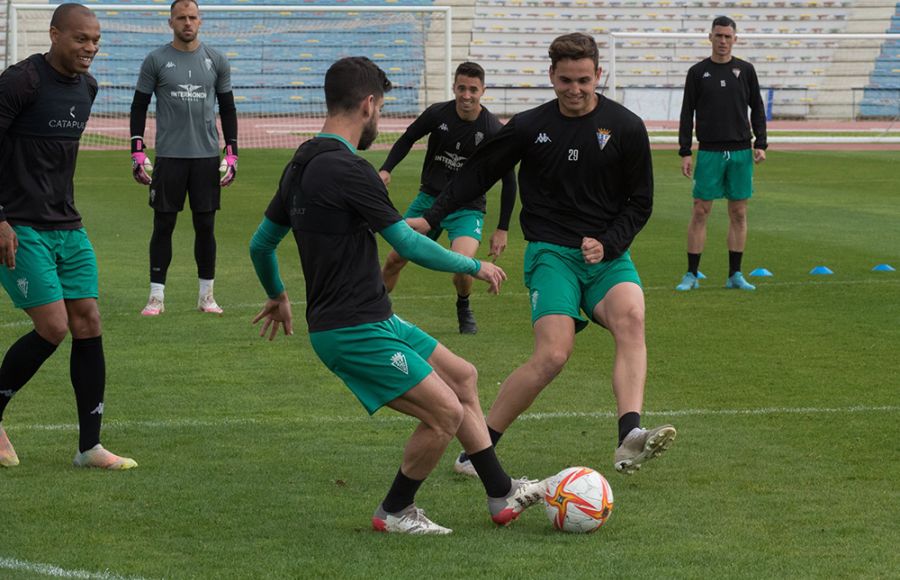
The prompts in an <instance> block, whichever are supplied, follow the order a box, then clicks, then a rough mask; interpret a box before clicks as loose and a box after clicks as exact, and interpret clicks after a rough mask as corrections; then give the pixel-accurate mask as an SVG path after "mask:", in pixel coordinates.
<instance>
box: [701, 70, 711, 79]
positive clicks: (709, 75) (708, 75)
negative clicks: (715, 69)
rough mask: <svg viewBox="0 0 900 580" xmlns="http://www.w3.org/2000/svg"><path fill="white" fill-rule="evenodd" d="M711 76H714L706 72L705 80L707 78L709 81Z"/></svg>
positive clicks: (704, 74)
mask: <svg viewBox="0 0 900 580" xmlns="http://www.w3.org/2000/svg"><path fill="white" fill-rule="evenodd" d="M711 76H712V75H711V74H709V71H706V72H705V73H703V78H705V79H708V78H709V77H711Z"/></svg>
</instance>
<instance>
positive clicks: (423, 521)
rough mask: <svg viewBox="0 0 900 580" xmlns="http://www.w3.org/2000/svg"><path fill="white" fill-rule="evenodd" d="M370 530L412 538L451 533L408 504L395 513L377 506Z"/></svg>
mask: <svg viewBox="0 0 900 580" xmlns="http://www.w3.org/2000/svg"><path fill="white" fill-rule="evenodd" d="M372 528H373V529H374V530H375V531H377V532H389V533H399V534H410V535H412V536H424V535H439V536H443V535H446V534H449V533H451V532H453V530H451V529H450V528H445V527H444V526H439V525H438V524H436V523H434V522H433V521H431V520H429V519H428V518H427V517H426V516H425V511H424V510H421V509H419V508H417V507H416V504H414V503H413V504H410V505H409V507H407V508H406V509H404V510H403V511H399V512H397V513H393V514H392V513H388V512H386V511H384V508H383V507H382V506H381V505H379V506H378V509H377V510H375V513H374V514H373V515H372Z"/></svg>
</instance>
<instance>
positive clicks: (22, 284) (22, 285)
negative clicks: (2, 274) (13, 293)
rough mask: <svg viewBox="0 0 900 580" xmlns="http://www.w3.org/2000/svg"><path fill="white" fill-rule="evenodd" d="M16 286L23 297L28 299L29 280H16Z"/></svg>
mask: <svg viewBox="0 0 900 580" xmlns="http://www.w3.org/2000/svg"><path fill="white" fill-rule="evenodd" d="M16 286H18V287H19V292H21V293H22V296H24V297H25V298H28V278H19V279H18V280H16Z"/></svg>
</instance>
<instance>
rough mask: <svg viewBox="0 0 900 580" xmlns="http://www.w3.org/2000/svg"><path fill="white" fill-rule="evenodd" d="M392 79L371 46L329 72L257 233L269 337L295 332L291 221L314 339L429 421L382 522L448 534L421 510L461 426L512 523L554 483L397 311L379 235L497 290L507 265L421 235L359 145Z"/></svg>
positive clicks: (375, 519)
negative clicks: (318, 117)
mask: <svg viewBox="0 0 900 580" xmlns="http://www.w3.org/2000/svg"><path fill="white" fill-rule="evenodd" d="M390 89H391V84H390V81H389V80H388V79H387V77H386V76H385V74H384V71H382V70H381V69H380V68H378V67H377V66H376V65H375V64H374V63H373V62H372V61H370V60H369V59H367V58H365V57H349V58H343V59H341V60H339V61H337V62H336V63H334V64H333V65H332V66H331V67H330V68H329V69H328V72H327V73H326V75H325V102H326V105H327V109H328V113H327V117H326V120H325V124H324V126H323V127H322V131H321V132H320V133H319V134H318V135H317V136H316V137H315V138H314V139H311V140H309V141H307V142H306V143H304V144H302V145H301V146H300V147H299V148H298V149H297V151H296V152H295V153H294V157H293V159H291V161H290V163H288V165H287V167H286V168H285V170H284V173H282V176H281V180H280V183H279V187H278V191H277V193H276V194H275V197H274V198H273V199H272V201H271V202H270V204H269V207H268V209H266V213H265V217H264V218H263V221H262V223H261V224H260V226H259V229H258V230H257V231H256V233H255V234H254V236H253V239H252V240H251V242H250V253H251V257H252V259H253V264H254V267H255V268H256V273H257V276H258V277H259V279H260V282H261V283H262V285H263V287H264V288H265V290H266V294H267V295H268V296H269V299H268V301H267V302H266V304H265V306H264V307H263V309H262V311H260V312H259V314H257V315H256V317H255V318H254V319H253V322H254V323H257V322H259V321H262V322H263V324H262V328H261V331H260V335H261V336H266V335H268V337H269V339H270V340H271V339H273V338H274V337H275V336H276V335H277V333H278V329H279V326H281V327H283V329H284V332H285V334H291V333H292V314H291V304H290V300H289V299H288V295H287V292H286V291H285V289H284V284H283V283H282V281H281V278H280V275H279V271H278V260H277V258H276V256H275V249H276V248H277V246H278V244H279V243H280V242H281V240H282V239H283V238H284V237H285V236H286V235H287V234H288V232H290V231H293V234H294V238H295V240H296V242H297V247H298V249H299V251H300V262H301V265H302V267H303V275H304V278H305V280H306V303H307V306H306V320H307V324H308V326H309V337H310V341H311V342H312V346H313V349H314V350H315V351H316V354H317V355H318V356H319V358H320V359H321V360H322V362H323V363H324V364H325V366H327V367H328V368H329V369H330V370H331V371H332V372H333V373H334V374H335V375H337V376H338V377H340V378H341V380H343V382H344V383H345V384H346V385H347V386H348V387H349V388H350V390H351V391H352V392H353V394H354V395H355V396H356V397H357V398H358V399H359V401H360V403H362V405H363V406H364V407H365V408H366V410H367V411H368V412H369V413H370V414H371V413H375V412H376V411H377V410H378V409H380V408H381V407H383V406H387V407H390V408H391V409H394V410H396V411H399V412H400V413H404V414H406V415H410V416H412V417H414V418H416V419H418V420H419V424H418V426H417V427H416V429H415V431H414V432H413V434H412V436H411V437H410V438H409V440H408V442H407V443H406V446H405V448H404V451H403V461H402V463H401V466H400V469H399V470H398V472H397V474H396V476H395V478H394V482H393V484H392V485H391V487H390V489H389V491H388V493H387V496H386V497H385V498H384V501H383V502H382V503H381V504H380V505H379V506H378V508H377V509H376V510H375V514H374V515H373V516H372V526H373V527H374V529H376V530H378V531H382V532H394V533H405V534H416V535H418V534H449V533H450V532H451V530H450V529H449V528H445V527H443V526H441V525H438V524H436V523H434V522H433V521H431V520H430V519H429V518H428V517H426V516H425V514H424V512H423V511H422V510H421V509H420V508H418V507H416V504H415V494H416V492H417V490H418V489H419V486H421V484H422V482H423V481H424V480H425V478H426V477H427V476H428V474H429V473H431V471H432V470H433V469H434V467H435V466H436V465H437V463H438V460H439V459H440V458H441V456H442V455H443V453H444V451H445V450H446V448H447V445H448V444H449V443H450V440H451V439H452V438H453V437H454V436H456V437H457V438H459V440H460V442H462V444H463V447H464V448H465V449H466V451H467V452H468V453H469V454H470V457H471V460H472V464H473V465H474V466H475V469H476V471H477V473H478V476H479V477H480V478H481V481H482V483H483V485H484V488H485V491H486V493H487V496H488V500H487V503H488V510H489V512H490V514H491V519H492V520H493V521H494V522H495V523H497V524H499V525H506V524H509V523H510V522H511V521H513V520H514V519H516V518H517V517H518V516H519V514H520V513H521V512H522V511H523V510H525V509H526V508H528V507H530V506H532V505H534V504H535V503H537V502H538V501H540V499H541V496H542V493H543V492H544V489H545V487H546V485H545V483H544V482H543V481H532V480H527V479H517V480H514V479H511V478H510V477H509V475H507V474H506V472H505V471H504V470H503V468H502V467H501V465H500V462H499V461H498V459H497V457H496V455H495V454H494V449H493V446H492V445H491V440H490V437H489V435H488V431H487V426H486V425H485V423H484V415H483V413H482V410H481V404H480V403H479V400H478V389H477V385H476V383H477V373H476V371H475V368H474V367H473V366H472V364H471V363H469V362H468V361H466V360H464V359H462V358H460V357H458V356H457V355H455V354H453V353H452V352H450V350H448V349H447V348H446V347H445V346H443V345H442V344H440V343H439V342H438V341H436V340H435V339H434V338H432V337H431V336H429V335H428V334H426V333H425V332H424V331H422V330H421V329H419V328H418V327H416V326H415V325H413V324H411V323H409V322H407V321H405V320H403V319H401V318H400V317H398V316H396V315H395V314H393V312H392V309H391V302H390V299H389V298H388V294H387V290H386V289H385V285H384V281H383V279H382V276H381V268H380V266H379V262H378V246H377V243H376V240H375V233H378V234H380V235H381V236H382V237H383V238H384V239H385V240H387V242H388V243H389V244H390V245H391V246H392V247H393V248H394V249H395V250H397V252H398V253H399V254H400V255H401V256H403V257H404V258H405V259H408V260H412V261H414V262H416V263H418V264H420V265H422V266H425V267H427V268H431V269H434V270H440V271H444V272H463V273H466V274H469V275H472V276H474V277H475V278H478V279H479V280H483V281H485V282H488V284H490V290H491V291H493V292H499V290H500V284H501V283H502V282H503V280H505V279H506V274H505V273H504V272H503V270H502V269H500V268H499V267H498V266H495V265H494V264H491V263H489V262H480V261H478V260H476V259H474V258H470V257H468V256H463V255H461V254H457V253H455V252H451V251H449V250H446V249H444V248H443V247H441V246H440V245H438V244H437V243H435V242H434V241H432V240H430V239H429V238H427V237H425V236H423V235H420V234H417V233H415V232H414V231H413V230H412V229H410V228H409V226H407V225H406V222H405V221H404V220H403V218H402V217H401V216H400V214H399V213H398V212H397V210H396V209H395V208H394V206H393V205H392V204H391V201H390V198H389V197H388V193H387V189H386V188H385V185H384V183H383V182H382V180H381V178H380V177H379V176H378V173H377V172H376V171H375V168H374V167H372V165H371V164H369V162H368V161H366V160H365V159H363V158H362V157H360V156H359V155H357V154H356V153H357V150H359V149H365V148H367V147H368V146H369V145H371V144H372V142H373V141H374V139H375V136H376V135H377V133H378V120H379V118H380V116H381V107H382V106H383V104H384V93H385V92H387V91H389V90H390Z"/></svg>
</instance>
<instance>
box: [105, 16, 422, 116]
mask: <svg viewBox="0 0 900 580" xmlns="http://www.w3.org/2000/svg"><path fill="white" fill-rule="evenodd" d="M119 3H123V4H128V3H130V4H145V3H146V0H143V1H132V2H128V1H127V0H126V1H124V2H119V0H100V1H99V2H97V4H101V5H102V4H119ZM247 3H248V2H242V1H241V0H235V1H226V2H221V1H217V2H214V1H207V2H204V5H205V6H209V5H240V4H247ZM265 3H266V4H299V3H300V2H297V1H293V2H289V1H287V0H276V1H272V2H270V1H268V0H266V2H265ZM302 4H306V5H309V4H316V5H323V6H329V5H340V6H347V5H350V6H352V5H366V6H372V5H379V4H384V5H392V4H396V3H395V2H390V1H388V0H381V1H377V0H376V1H371V0H366V1H363V0H315V1H314V2H310V1H308V0H307V1H305V2H302ZM403 4H404V5H429V4H430V2H429V1H427V0H404V1H403ZM167 7H168V0H167V2H166V4H165V5H162V6H161V10H160V11H149V12H122V11H116V10H110V11H102V10H99V12H100V13H101V18H102V19H103V22H104V31H103V45H102V50H101V54H100V55H99V56H100V58H97V59H96V60H95V62H94V66H93V67H92V73H93V74H94V75H95V76H96V77H97V79H98V81H99V82H100V84H101V86H103V87H106V88H107V89H111V90H105V91H101V93H100V96H99V97H98V102H97V105H96V106H95V111H101V112H103V113H109V114H122V113H125V112H127V111H128V110H129V107H130V104H131V98H132V95H133V90H134V85H135V82H136V81H137V72H138V70H139V68H140V63H141V62H142V61H143V59H144V57H145V56H146V55H147V52H148V47H156V46H161V45H163V44H165V43H167V42H169V41H171V38H172V35H171V31H170V30H169V29H168V28H166V27H165V26H159V24H160V22H161V20H162V19H164V18H165V16H166V14H167ZM279 17H280V20H279V25H278V26H277V27H274V26H272V25H268V26H264V25H261V24H259V20H260V14H259V13H254V12H241V13H237V14H235V13H230V14H228V15H227V16H225V15H223V14H222V13H219V12H212V11H208V12H206V13H204V14H203V19H204V22H203V29H202V34H201V36H202V38H203V40H205V41H206V42H208V43H209V44H210V46H213V47H215V48H216V49H218V50H220V51H221V52H223V53H224V54H225V55H226V56H227V57H228V59H229V62H230V63H231V66H232V86H233V87H234V93H235V98H236V101H237V102H238V103H239V105H240V106H241V110H242V112H244V113H250V114H259V115H269V114H275V115H277V114H282V113H291V112H296V111H297V105H298V103H302V104H303V106H304V108H305V110H306V111H307V112H313V111H318V112H322V111H324V98H323V96H322V90H321V87H322V79H323V78H324V75H325V71H326V70H327V69H328V67H329V66H330V65H331V63H332V62H334V61H335V60H336V59H337V58H340V57H341V56H346V55H347V47H353V46H361V45H362V44H363V43H362V42H361V38H360V35H361V34H365V35H366V38H365V43H364V44H365V45H366V46H367V47H369V48H368V50H369V51H371V53H370V54H366V55H365V56H368V57H370V58H372V59H373V60H375V61H376V62H378V64H379V65H380V66H381V67H382V68H383V69H385V70H386V71H387V72H388V74H389V76H390V78H391V81H392V82H393V83H394V85H395V86H398V87H418V86H420V85H421V75H422V72H421V71H422V70H423V68H424V66H423V62H424V59H425V54H424V46H425V39H424V35H423V33H422V32H421V31H420V30H418V29H417V28H416V27H415V26H412V25H410V24H409V23H404V22H397V23H394V24H390V25H388V26H384V27H381V28H379V32H378V33H377V35H373V33H372V32H371V31H368V32H355V31H354V30H352V28H353V27H350V28H351V29H349V30H347V29H345V30H340V29H336V28H335V27H334V26H327V25H328V24H329V23H328V22H323V20H328V19H333V18H334V15H333V14H330V15H329V14H323V13H305V14H303V15H302V16H297V15H296V14H295V16H294V17H293V18H290V17H288V16H287V15H286V14H280V15H279ZM141 24H144V26H141ZM154 25H155V26H154ZM389 101H390V102H391V107H392V111H393V112H395V113H408V114H415V113H417V112H419V111H420V110H421V103H420V100H419V98H418V97H417V94H416V91H415V90H411V91H396V92H394V93H392V94H391V95H389Z"/></svg>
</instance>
